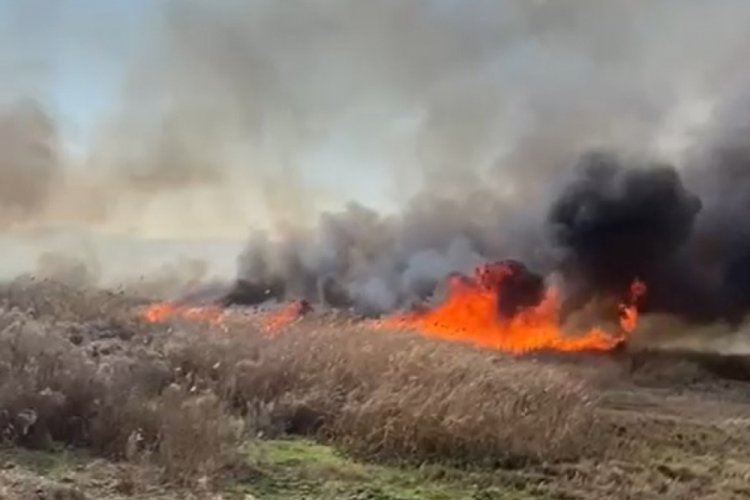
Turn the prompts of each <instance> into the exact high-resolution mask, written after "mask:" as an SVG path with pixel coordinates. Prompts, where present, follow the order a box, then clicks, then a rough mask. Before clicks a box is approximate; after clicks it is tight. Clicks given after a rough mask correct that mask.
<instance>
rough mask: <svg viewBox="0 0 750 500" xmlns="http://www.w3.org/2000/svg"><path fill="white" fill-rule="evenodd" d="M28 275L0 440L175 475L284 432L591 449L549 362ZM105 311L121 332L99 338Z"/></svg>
mask: <svg viewBox="0 0 750 500" xmlns="http://www.w3.org/2000/svg"><path fill="white" fill-rule="evenodd" d="M26 286H27V287H28V288H27V289H23V290H21V291H18V290H17V291H15V292H14V295H13V297H15V298H14V299H13V300H14V301H15V302H13V301H9V300H7V295H6V299H5V304H6V306H7V305H8V304H13V305H15V306H16V309H15V310H8V309H7V308H6V309H0V431H1V432H2V438H3V439H4V440H5V442H6V443H12V444H21V445H26V446H37V447H38V446H47V445H49V444H50V443H53V442H63V443H67V444H70V445H76V446H87V447H90V448H92V449H93V450H95V451H96V452H98V453H101V454H104V455H107V456H111V457H116V458H121V459H130V460H142V459H148V460H153V461H155V462H156V463H158V464H160V465H161V466H162V468H163V469H164V471H165V473H166V474H167V476H168V477H170V478H172V479H176V480H180V481H189V480H191V479H194V478H196V477H200V476H211V475H212V474H216V473H217V471H219V470H221V469H222V468H224V467H226V466H227V465H228V464H230V463H231V462H232V460H233V459H234V458H236V457H235V456H234V455H233V451H234V450H236V449H237V445H238V443H239V440H240V439H241V438H243V437H244V438H245V439H247V438H254V437H258V436H264V435H273V434H285V433H289V434H304V435H308V436H315V437H318V438H320V439H324V440H328V441H330V442H332V443H335V444H336V445H338V446H340V447H342V448H344V449H347V450H349V451H351V452H354V453H357V454H361V455H368V456H377V457H382V458H388V459H398V460H417V461H423V460H438V461H451V462H460V463H467V464H469V463H470V464H477V463H487V464H492V465H498V464H500V465H509V464H517V463H519V462H526V461H539V460H545V461H550V460H562V459H566V458H570V457H576V456H580V455H581V454H583V453H588V452H589V450H588V448H587V447H588V445H589V443H590V442H591V441H590V439H589V437H590V435H591V429H592V428H594V426H595V424H596V422H595V412H594V406H595V401H594V399H593V398H592V396H591V393H590V391H589V390H588V388H587V386H586V385H585V384H584V383H583V382H581V381H580V380H578V379H576V378H573V377H572V376H569V375H567V374H566V373H565V372H564V371H563V370H562V369H560V368H559V367H555V366H552V365H545V364H541V363H535V362H532V361H521V360H515V359H510V358H507V357H504V356H500V355H498V354H496V353H491V352H488V351H483V350H479V349H475V348H472V347H468V346H463V345H459V344H453V343H445V342H440V341H431V340H429V339H425V338H421V337H417V336H414V335H409V334H405V333H397V332H373V331H368V330H366V329H364V328H363V327H361V326H359V325H356V324H352V323H347V322H345V321H339V320H337V321H322V320H321V321H317V322H316V321H313V320H310V321H307V322H304V323H300V324H297V325H294V326H292V327H290V328H288V329H287V330H286V331H283V332H281V333H280V334H277V335H274V336H268V335H265V334H263V333H261V332H259V331H257V330H255V329H253V328H252V327H251V326H250V324H249V323H248V322H247V321H242V320H237V321H232V320H231V319H230V320H228V321H227V323H226V324H225V325H224V326H223V327H222V328H211V327H208V326H205V325H196V324H182V325H176V324H173V325H163V326H161V327H159V326H153V325H150V326H149V325H143V324H141V323H140V322H139V321H138V320H137V319H136V318H135V316H134V313H133V310H132V308H131V302H129V301H128V300H121V301H119V302H117V301H113V298H112V296H110V295H97V294H96V293H94V292H86V293H85V294H80V293H77V292H76V293H74V292H70V291H66V292H65V293H62V292H60V289H57V288H50V286H49V285H45V286H44V287H41V288H36V289H35V288H34V287H33V286H31V285H28V284H27V285H26ZM50 290H52V292H53V294H52V295H48V296H47V297H45V298H44V299H40V298H36V296H35V294H40V293H42V294H49V293H50ZM55 294H57V295H55ZM0 297H2V294H0ZM20 298H24V299H23V300H21V299H20ZM118 300H119V299H118ZM56 301H59V302H61V303H60V304H58V303H56ZM78 301H82V302H85V304H79V303H78ZM97 301H100V302H97ZM21 303H22V304H24V305H25V307H24V308H23V309H22V310H20V309H19V304H21ZM113 303H115V304H116V305H112V304H113ZM96 304H100V305H99V306H97V305H96ZM97 308H98V310H99V311H100V312H99V313H97V312H96V310H97ZM110 314H113V317H115V318H117V321H118V322H119V323H118V324H119V325H120V326H121V327H122V328H127V329H130V330H133V331H134V333H133V335H130V336H122V337H119V336H115V337H112V336H111V335H104V336H103V337H102V336H101V335H99V334H98V333H100V332H101V331H102V330H106V329H107V328H110V326H108V325H109V323H107V321H108V320H110V319H111V318H108V317H107V316H108V315H110ZM58 315H59V317H60V318H62V319H59V318H58ZM71 325H78V327H77V328H74V330H75V335H71V333H70V332H71ZM82 331H83V332H86V333H85V334H84V335H82V334H81V332H82ZM113 343H114V344H115V347H116V348H114V347H113ZM97 346H99V347H97ZM101 346H107V348H106V349H105V348H104V347H101Z"/></svg>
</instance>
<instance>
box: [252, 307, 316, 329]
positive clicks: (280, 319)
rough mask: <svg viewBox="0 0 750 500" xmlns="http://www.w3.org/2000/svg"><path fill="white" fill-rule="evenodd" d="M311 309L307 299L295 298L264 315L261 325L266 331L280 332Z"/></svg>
mask: <svg viewBox="0 0 750 500" xmlns="http://www.w3.org/2000/svg"><path fill="white" fill-rule="evenodd" d="M310 310H311V306H310V304H309V303H308V302H307V301H306V300H295V301H292V302H289V303H288V304H285V305H283V306H282V307H281V308H279V309H277V310H275V311H272V312H271V313H269V314H267V315H266V316H264V317H263V318H262V319H261V325H262V327H263V330H265V331H266V332H269V333H273V332H278V331H279V330H282V329H283V328H284V327H285V326H287V325H289V324H290V323H293V322H294V321H296V320H297V319H299V318H300V317H302V316H303V315H305V314H307V313H308V312H309V311H310Z"/></svg>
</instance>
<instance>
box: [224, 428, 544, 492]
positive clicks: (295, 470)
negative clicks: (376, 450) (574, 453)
mask: <svg viewBox="0 0 750 500" xmlns="http://www.w3.org/2000/svg"><path fill="white" fill-rule="evenodd" d="M248 456H249V460H250V461H251V462H252V463H253V464H255V466H256V467H258V469H259V471H260V477H259V478H257V479H255V480H253V481H252V482H251V483H248V484H243V485H235V486H234V487H233V488H231V491H232V492H234V493H236V494H239V495H240V496H239V498H242V494H243V493H250V494H252V495H254V496H255V497H257V498H258V499H259V500H281V499H285V500H295V499H299V500H302V499H306V500H316V499H321V500H322V499H331V500H334V499H342V500H422V499H424V500H464V499H465V500H494V499H507V500H527V499H531V498H544V497H543V496H540V495H538V494H537V495H534V494H532V493H531V492H529V491H526V490H525V485H523V484H505V485H502V484H500V485H498V484H493V483H497V482H498V481H497V480H498V479H502V478H498V477H491V474H490V473H471V472H465V471H458V470H455V469H450V468H445V467H440V466H434V465H433V466H424V467H408V468H406V467H405V468H402V467H396V466H388V465H375V464H367V463H362V462H358V461H356V460H352V459H350V458H347V457H345V456H343V455H341V454H340V453H338V452H337V451H336V450H334V449H333V448H331V447H328V446H325V445H321V444H318V443H315V442H312V441H308V440H303V439H289V440H271V441H260V442H257V443H253V444H252V445H250V446H249V448H248ZM500 483H502V481H500Z"/></svg>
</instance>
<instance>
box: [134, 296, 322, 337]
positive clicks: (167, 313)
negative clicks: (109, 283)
mask: <svg viewBox="0 0 750 500" xmlns="http://www.w3.org/2000/svg"><path fill="white" fill-rule="evenodd" d="M310 310H311V306H310V304H309V303H308V302H307V301H304V300H295V301H292V302H289V303H288V304H284V305H283V306H281V307H279V308H278V309H275V310H272V311H270V312H256V313H254V314H252V315H251V316H250V317H249V318H250V321H256V322H257V323H258V324H259V325H260V328H261V329H262V330H263V331H265V332H267V333H274V332H277V331H279V330H281V329H283V328H284V327H286V326H288V325H289V324H290V323H292V322H294V321H295V320H297V319H298V318H300V317H302V316H303V315H305V314H307V313H308V312H309V311H310ZM224 316H225V310H224V309H222V308H221V307H218V306H213V305H211V306H184V305H179V304H175V303H173V302H158V303H156V304H152V305H150V306H148V307H146V308H145V309H143V310H142V311H141V312H140V317H141V318H142V319H143V320H145V321H147V322H149V323H161V322H165V321H169V320H174V319H182V320H187V321H192V322H204V323H210V324H214V325H221V324H223V323H224V321H223V320H224Z"/></svg>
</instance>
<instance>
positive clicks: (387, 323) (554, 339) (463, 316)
mask: <svg viewBox="0 0 750 500" xmlns="http://www.w3.org/2000/svg"><path fill="white" fill-rule="evenodd" d="M513 272H514V271H513V269H512V268H511V267H509V266H507V265H506V264H504V263H499V264H489V265H485V266H480V268H478V269H477V270H476V271H475V273H474V277H466V276H460V275H453V276H451V277H449V279H448V283H447V285H448V291H447V294H446V297H445V299H444V300H443V302H442V303H440V304H439V305H437V306H436V307H434V308H432V309H428V310H422V311H416V312H410V313H405V314H397V315H392V316H389V317H387V318H384V319H382V320H379V321H378V326H379V327H380V328H399V329H410V330H416V331H418V332H420V333H422V334H424V335H427V336H432V337H437V338H442V339H447V340H461V341H468V342H471V343H474V344H476V345H479V346H482V347H488V348H493V349H499V350H502V351H506V352H510V353H513V354H522V353H525V352H530V351H535V350H543V349H550V350H558V351H582V350H599V351H605V350H611V349H613V348H614V347H616V346H617V345H618V344H620V343H621V342H622V341H623V340H624V339H625V336H626V335H627V333H629V332H630V331H632V330H633V329H634V328H635V324H636V321H637V309H636V303H637V300H638V299H639V298H640V297H641V296H642V295H643V294H644V293H645V291H646V288H645V285H644V284H643V283H642V282H640V281H636V282H634V283H633V286H632V287H631V291H630V296H629V297H628V299H627V301H626V303H624V304H622V305H621V306H620V313H621V319H620V326H621V330H622V331H617V332H611V333H608V332H606V331H604V330H603V329H601V328H593V329H590V330H588V331H586V332H583V333H582V334H581V335H577V336H568V335H566V334H565V333H564V332H563V331H562V329H561V327H560V323H559V318H558V313H559V309H560V308H559V301H558V298H557V293H556V291H555V290H554V289H546V290H545V292H544V296H543V298H542V300H541V302H540V303H539V304H538V305H535V306H531V307H526V308H523V309H521V310H520V311H519V312H517V313H516V314H515V315H513V316H512V317H509V318H503V317H501V316H500V313H499V309H498V303H499V301H500V299H501V298H502V297H500V285H501V284H502V282H503V280H505V279H507V278H508V277H509V276H511V275H512V274H513Z"/></svg>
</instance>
